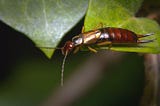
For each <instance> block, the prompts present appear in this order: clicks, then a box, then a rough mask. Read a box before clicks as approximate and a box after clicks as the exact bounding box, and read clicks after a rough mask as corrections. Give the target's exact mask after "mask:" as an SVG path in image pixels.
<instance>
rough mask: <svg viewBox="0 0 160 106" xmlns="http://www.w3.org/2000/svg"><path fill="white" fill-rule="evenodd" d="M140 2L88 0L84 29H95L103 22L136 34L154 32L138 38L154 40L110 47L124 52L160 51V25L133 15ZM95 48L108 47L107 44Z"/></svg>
mask: <svg viewBox="0 0 160 106" xmlns="http://www.w3.org/2000/svg"><path fill="white" fill-rule="evenodd" d="M142 2H143V1H142V0H114V1H113V0H101V2H99V1H97V0H90V3H89V8H88V11H87V14H86V17H85V23H84V27H85V31H88V30H91V29H96V28H97V26H98V25H100V24H103V27H117V28H125V29H129V30H131V31H133V32H135V33H137V34H148V33H154V35H152V36H149V37H145V38H141V39H140V40H151V39H154V42H150V43H143V44H139V45H137V46H130V45H128V46H127V44H126V45H125V46H122V45H119V46H118V45H117V46H114V45H112V47H111V48H110V49H111V50H115V51H125V52H143V53H160V26H159V25H158V24H157V23H156V22H155V21H153V20H150V19H147V18H142V17H141V18H140V17H135V13H136V12H137V11H138V9H139V8H140V6H141V4H142ZM96 49H108V45H106V46H105V47H104V46H103V47H99V48H96Z"/></svg>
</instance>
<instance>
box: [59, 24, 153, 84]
mask: <svg viewBox="0 0 160 106" xmlns="http://www.w3.org/2000/svg"><path fill="white" fill-rule="evenodd" d="M150 35H153V33H148V34H136V33H134V32H133V31H130V30H127V29H122V28H113V27H107V28H100V29H96V30H91V31H88V32H84V33H81V34H79V35H77V36H75V37H73V38H72V40H71V41H67V42H66V43H65V44H64V46H63V47H62V48H60V49H61V51H62V54H63V55H64V59H63V63H62V70H61V86H63V72H64V65H65V61H66V57H67V55H68V54H69V53H70V52H71V51H72V50H73V49H74V52H77V51H78V50H79V48H80V47H81V46H87V47H88V49H89V50H90V51H92V52H97V50H95V49H94V48H91V47H90V46H91V45H108V46H109V48H111V47H112V44H119V45H120V44H123V45H124V44H125V45H128V44H141V43H149V42H153V41H154V40H140V38H143V37H147V36H150ZM58 49H59V48H58Z"/></svg>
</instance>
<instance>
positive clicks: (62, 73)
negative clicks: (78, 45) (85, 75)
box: [61, 52, 68, 87]
mask: <svg viewBox="0 0 160 106" xmlns="http://www.w3.org/2000/svg"><path fill="white" fill-rule="evenodd" d="M67 55H68V52H66V53H65V55H64V58H63V62H62V69H61V86H62V87H63V84H64V78H63V77H64V65H65V62H66V58H67Z"/></svg>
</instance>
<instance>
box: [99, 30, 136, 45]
mask: <svg viewBox="0 0 160 106" xmlns="http://www.w3.org/2000/svg"><path fill="white" fill-rule="evenodd" d="M101 31H102V34H107V35H108V40H109V41H111V42H112V43H136V42H137V40H138V37H137V35H136V34H135V33H134V32H132V31H129V30H127V29H122V28H103V29H101Z"/></svg>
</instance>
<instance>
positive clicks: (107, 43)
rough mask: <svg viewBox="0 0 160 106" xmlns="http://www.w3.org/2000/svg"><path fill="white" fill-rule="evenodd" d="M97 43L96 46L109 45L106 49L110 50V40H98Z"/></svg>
mask: <svg viewBox="0 0 160 106" xmlns="http://www.w3.org/2000/svg"><path fill="white" fill-rule="evenodd" d="M97 45H98V46H103V45H109V46H108V49H109V50H110V48H111V47H112V42H111V41H105V42H100V43H98V44H97Z"/></svg>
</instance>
